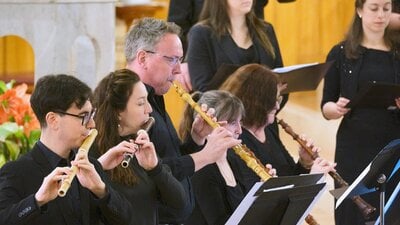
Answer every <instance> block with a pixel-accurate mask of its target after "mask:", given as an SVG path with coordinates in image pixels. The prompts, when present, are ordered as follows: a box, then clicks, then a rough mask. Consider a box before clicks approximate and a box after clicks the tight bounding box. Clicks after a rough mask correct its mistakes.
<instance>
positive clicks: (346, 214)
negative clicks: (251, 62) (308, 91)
mask: <svg viewBox="0 0 400 225" xmlns="http://www.w3.org/2000/svg"><path fill="white" fill-rule="evenodd" d="M355 7H356V9H355V15H354V19H353V23H352V24H351V27H350V29H349V31H348V33H347V36H346V38H345V40H344V41H343V42H341V43H339V44H338V45H336V46H334V47H333V48H332V50H331V51H330V52H329V54H328V57H327V61H331V60H335V63H334V65H333V66H332V67H331V68H330V69H329V71H328V73H327V74H326V76H325V83H324V90H323V98H322V102H321V107H322V114H323V116H324V117H325V118H326V119H342V121H341V123H340V126H339V129H338V131H337V136H336V154H335V161H336V162H337V164H338V166H337V170H338V172H339V174H341V175H342V177H343V178H344V179H345V180H346V181H347V182H349V183H351V182H353V181H354V180H355V178H356V177H357V176H358V175H359V174H360V173H361V172H362V170H363V169H364V168H365V167H366V166H367V165H368V164H369V163H370V162H371V161H372V160H373V158H374V157H375V156H376V155H377V153H378V152H379V151H380V150H381V149H382V148H383V147H384V146H386V145H387V144H388V143H389V142H390V141H392V140H393V139H397V138H400V117H399V116H400V114H399V110H398V108H394V109H391V110H389V109H384V108H382V109H380V108H379V109H377V108H352V109H349V108H346V104H347V103H348V102H350V101H351V100H352V99H353V98H354V96H355V95H356V93H357V92H358V91H359V90H360V89H361V88H362V87H363V86H364V85H366V83H368V82H383V83H392V84H399V83H400V59H399V55H398V46H396V44H395V41H393V40H394V37H393V36H392V35H391V31H389V30H388V29H387V28H388V24H389V20H390V15H391V11H392V1H391V0H356V1H355ZM393 105H396V104H395V99H393ZM398 181H399V180H398V177H397V178H394V179H392V182H394V183H397V182H398ZM388 188H389V189H390V183H389V186H388ZM389 193H390V190H389ZM378 196H379V195H378V193H377V192H375V193H371V194H366V195H363V198H364V199H365V200H366V201H367V202H368V203H370V204H372V205H373V206H374V207H377V208H378V206H379V201H378ZM335 220H336V224H338V225H358V224H359V225H361V224H365V221H364V219H363V217H362V215H361V213H360V212H359V210H358V209H357V207H356V206H355V204H354V203H353V202H351V200H346V201H345V202H343V203H342V205H341V206H340V207H339V208H338V209H337V210H336V211H335Z"/></svg>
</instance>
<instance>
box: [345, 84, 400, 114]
mask: <svg viewBox="0 0 400 225" xmlns="http://www.w3.org/2000/svg"><path fill="white" fill-rule="evenodd" d="M398 97H400V85H399V84H389V83H378V82H368V83H366V84H364V85H362V87H360V90H359V91H358V92H357V94H356V96H355V97H354V98H353V99H352V100H350V102H349V103H348V104H347V105H346V108H384V109H390V108H395V107H396V102H395V99H396V98H398Z"/></svg>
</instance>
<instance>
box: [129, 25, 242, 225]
mask: <svg viewBox="0 0 400 225" xmlns="http://www.w3.org/2000/svg"><path fill="white" fill-rule="evenodd" d="M179 33H180V28H179V27H178V26H177V25H175V24H174V23H168V22H165V21H162V20H159V19H154V18H143V19H140V20H136V21H134V22H133V25H132V27H131V28H130V30H129V31H128V35H127V37H126V43H125V57H126V60H127V68H128V69H130V70H132V71H134V72H135V73H137V74H138V75H139V77H140V79H141V80H142V82H143V83H144V84H145V85H146V88H147V91H148V101H149V103H150V104H151V106H152V108H153V112H152V113H151V115H152V116H153V117H154V118H155V121H156V122H155V125H154V126H153V127H152V129H151V130H150V132H149V134H150V139H151V141H152V142H153V143H154V145H155V148H156V151H157V153H158V155H159V156H160V157H161V158H162V160H163V163H165V164H167V165H168V166H169V167H170V168H171V171H172V173H173V175H174V176H175V177H176V178H177V179H178V180H179V181H180V182H181V184H182V185H183V187H184V188H185V191H186V194H187V201H186V202H187V205H186V207H185V208H184V210H179V211H178V210H176V209H173V208H166V207H164V206H160V207H159V217H160V218H159V221H160V222H161V223H164V224H180V223H183V222H184V220H185V219H186V218H187V217H188V216H189V215H190V213H191V212H192V209H193V206H194V198H193V190H192V187H191V183H190V177H191V176H192V175H193V173H194V172H195V171H197V170H199V169H201V168H203V167H204V166H205V165H208V164H211V163H214V162H216V160H217V159H219V158H220V157H221V155H223V154H225V152H226V150H227V149H228V148H230V147H232V146H234V145H237V144H239V143H240V141H238V140H236V139H235V138H234V137H232V134H231V133H230V132H229V131H227V130H226V129H224V128H217V129H215V130H214V131H213V132H212V133H211V135H210V136H209V137H208V138H207V144H206V145H205V146H204V148H203V149H202V150H201V151H196V150H198V149H200V148H201V147H199V146H198V145H203V144H204V142H205V136H204V135H202V133H207V134H208V133H209V130H208V131H207V132H201V128H202V127H203V126H204V127H205V126H208V125H206V124H205V122H204V121H203V120H196V121H197V122H195V123H196V124H194V125H193V127H194V129H193V130H194V131H193V132H192V138H193V141H194V142H195V143H193V141H189V142H188V143H186V144H184V145H182V143H181V141H180V139H179V137H178V135H177V133H176V130H175V129H174V126H173V124H172V121H171V119H170V117H169V115H168V113H167V112H166V109H165V104H164V98H163V95H164V94H166V93H167V92H168V90H169V89H170V87H171V83H172V82H173V81H174V80H175V78H176V76H177V75H178V74H179V73H180V72H181V69H180V63H181V60H182V56H183V49H182V43H181V41H180V39H179ZM181 152H185V153H192V154H187V155H182V153H181Z"/></svg>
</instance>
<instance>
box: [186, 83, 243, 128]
mask: <svg viewBox="0 0 400 225" xmlns="http://www.w3.org/2000/svg"><path fill="white" fill-rule="evenodd" d="M200 95H201V97H200V99H199V100H198V101H197V103H198V104H199V105H201V104H207V106H208V107H209V108H214V109H215V116H216V117H217V118H218V119H220V120H221V119H222V120H226V121H228V122H232V121H234V120H236V118H238V117H239V116H242V117H244V116H245V110H244V106H243V104H242V101H240V99H239V98H237V97H236V96H234V95H233V94H231V93H229V92H228V91H221V90H211V91H207V92H204V93H203V94H200ZM196 114H197V112H194V116H195V115H196Z"/></svg>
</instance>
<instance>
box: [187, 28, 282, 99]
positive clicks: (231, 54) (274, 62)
mask: <svg viewBox="0 0 400 225" xmlns="http://www.w3.org/2000/svg"><path fill="white" fill-rule="evenodd" d="M265 30H266V33H267V35H268V37H269V39H270V41H271V44H272V46H273V48H274V51H275V59H273V58H272V56H271V55H270V54H269V53H267V52H266V51H265V50H264V48H263V47H262V46H261V43H260V40H259V39H258V38H253V46H254V48H255V53H256V54H257V58H258V61H254V62H252V63H259V64H263V65H267V66H268V67H269V68H271V69H273V68H276V67H282V66H283V62H282V57H281V53H280V49H279V45H278V40H277V38H276V35H275V31H274V29H273V27H272V25H271V24H269V23H265ZM238 48H239V47H237V45H236V44H235V43H234V42H233V41H232V39H231V37H230V35H224V36H222V37H221V39H218V38H217V37H216V36H215V35H214V32H213V30H212V29H211V28H210V27H208V26H206V25H200V24H197V25H195V26H194V27H192V29H191V30H190V33H189V48H188V52H187V62H188V66H189V74H190V78H191V82H192V85H193V89H194V90H199V91H207V90H208V89H209V88H208V85H209V82H210V81H211V79H212V77H213V76H214V75H215V73H216V72H217V70H218V68H219V67H220V66H221V65H222V64H235V65H238V66H241V65H243V64H242V63H241V61H240V60H241V58H243V55H242V54H241V52H240V51H238Z"/></svg>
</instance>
